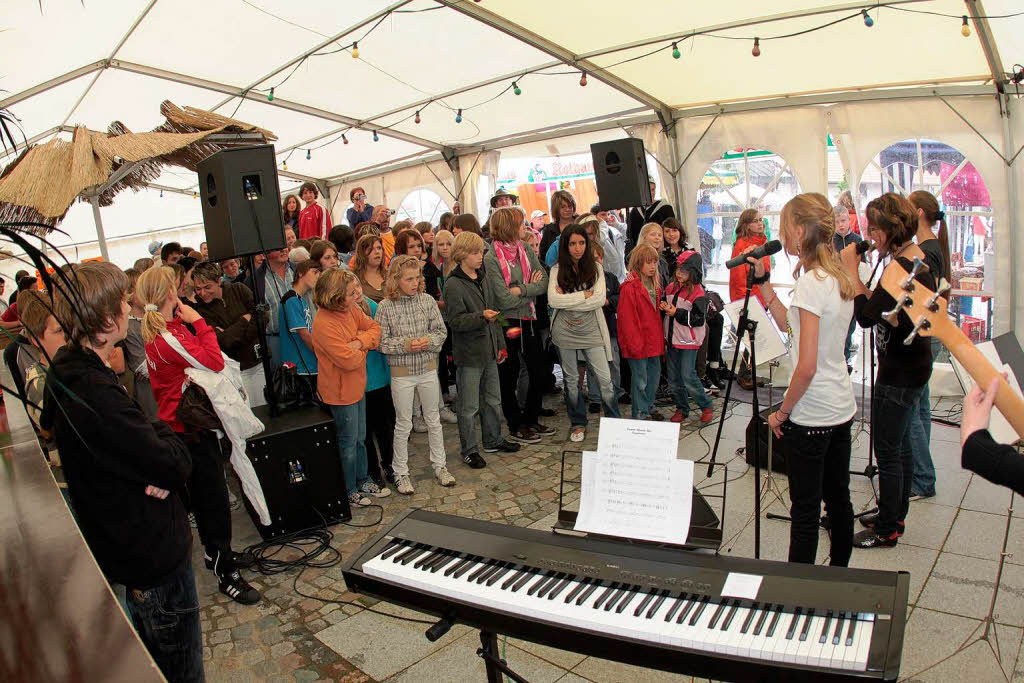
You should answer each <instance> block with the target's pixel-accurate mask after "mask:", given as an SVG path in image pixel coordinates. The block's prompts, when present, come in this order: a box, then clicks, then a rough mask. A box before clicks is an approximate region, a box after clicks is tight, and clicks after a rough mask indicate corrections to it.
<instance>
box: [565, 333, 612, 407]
mask: <svg viewBox="0 0 1024 683" xmlns="http://www.w3.org/2000/svg"><path fill="white" fill-rule="evenodd" d="M558 356H559V359H560V361H561V364H562V394H563V395H564V396H565V407H566V408H567V409H568V411H569V421H570V423H571V424H572V426H573V427H586V426H587V399H586V397H585V396H584V395H583V392H582V391H580V368H579V359H580V358H581V357H582V358H584V359H585V360H586V363H587V372H588V373H589V374H590V376H591V377H596V378H597V384H598V386H599V387H600V389H601V402H602V403H603V404H604V414H605V417H618V416H619V405H618V403H617V402H616V401H615V392H614V390H613V389H612V378H611V372H610V370H609V368H608V356H606V355H605V352H604V347H603V346H595V347H594V348H591V349H563V348H561V347H559V349H558Z"/></svg>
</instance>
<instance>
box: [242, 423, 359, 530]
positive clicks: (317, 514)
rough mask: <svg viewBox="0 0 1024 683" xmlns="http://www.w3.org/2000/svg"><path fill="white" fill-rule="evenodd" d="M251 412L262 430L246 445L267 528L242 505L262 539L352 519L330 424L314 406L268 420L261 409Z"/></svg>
mask: <svg viewBox="0 0 1024 683" xmlns="http://www.w3.org/2000/svg"><path fill="white" fill-rule="evenodd" d="M253 413H255V414H256V417H258V418H260V420H262V421H263V424H264V425H265V426H266V429H265V430H264V431H263V432H261V433H260V434H257V435H256V436H254V437H252V438H251V439H249V440H248V441H247V442H246V452H247V453H248V455H249V459H250V460H252V464H253V467H254V468H255V469H256V476H257V477H259V480H260V486H262V487H263V495H264V496H266V499H267V507H268V508H269V509H270V519H271V524H270V526H262V525H260V522H259V518H258V517H257V516H256V514H255V512H254V510H253V509H252V508H251V507H250V506H249V502H248V500H246V509H247V510H248V511H249V515H250V517H252V521H253V524H255V525H256V529H257V530H258V531H259V532H260V535H261V536H262V537H263V538H264V539H268V538H274V537H276V536H280V535H282V534H287V533H290V532H292V531H298V530H300V529H306V528H309V527H312V526H319V525H321V524H323V523H324V522H325V521H326V522H327V523H328V524H337V523H338V522H347V521H348V520H350V519H352V510H351V508H349V504H348V496H347V495H346V494H345V475H344V473H343V472H342V469H341V458H340V456H339V454H338V442H337V438H336V433H335V430H334V420H332V419H331V417H330V416H329V415H327V414H326V413H325V412H324V411H323V410H321V409H320V408H319V407H316V406H307V407H303V408H296V409H294V410H291V411H288V412H285V413H282V414H281V415H278V416H277V417H271V416H270V411H269V409H268V408H267V406H260V407H259V408H254V409H253Z"/></svg>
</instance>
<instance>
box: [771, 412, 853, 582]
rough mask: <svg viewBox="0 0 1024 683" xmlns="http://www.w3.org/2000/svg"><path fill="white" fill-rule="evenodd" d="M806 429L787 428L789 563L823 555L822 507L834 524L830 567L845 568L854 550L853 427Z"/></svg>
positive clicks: (808, 561) (784, 427)
mask: <svg viewBox="0 0 1024 683" xmlns="http://www.w3.org/2000/svg"><path fill="white" fill-rule="evenodd" d="M852 422H853V421H852V420H850V421H848V422H845V423H843V424H841V425H836V426H834V427H803V426H801V425H797V424H794V423H792V422H790V421H788V420H787V421H786V422H785V423H783V425H782V433H783V443H784V444H785V448H786V470H787V472H788V474H789V500H790V508H789V514H790V517H791V518H792V520H793V523H792V525H791V526H790V527H789V561H790V562H802V563H804V564H814V558H815V556H816V555H817V553H818V520H819V519H820V517H821V503H822V501H824V503H825V512H827V513H828V518H829V520H830V521H831V533H832V549H831V552H830V553H829V555H830V560H829V564H830V565H832V566H833V567H845V566H847V565H849V563H850V554H851V552H852V551H853V505H852V504H851V503H850V425H851V424H852Z"/></svg>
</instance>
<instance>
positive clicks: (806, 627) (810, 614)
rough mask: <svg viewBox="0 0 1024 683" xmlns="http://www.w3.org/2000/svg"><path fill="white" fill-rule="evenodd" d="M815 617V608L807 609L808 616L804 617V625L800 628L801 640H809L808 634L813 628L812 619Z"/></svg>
mask: <svg viewBox="0 0 1024 683" xmlns="http://www.w3.org/2000/svg"><path fill="white" fill-rule="evenodd" d="M813 618H814V608H813V607H812V608H811V609H809V610H807V616H806V617H804V627H803V628H802V629H800V642H801V643H802V642H804V641H805V640H807V634H808V632H809V631H810V630H811V619H813Z"/></svg>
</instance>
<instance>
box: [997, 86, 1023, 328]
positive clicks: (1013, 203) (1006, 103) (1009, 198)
mask: <svg viewBox="0 0 1024 683" xmlns="http://www.w3.org/2000/svg"><path fill="white" fill-rule="evenodd" d="M999 104H1000V107H999V109H1000V112H999V118H1000V119H1002V124H1003V149H1004V150H1005V155H1004V158H1007V156H1008V155H1010V154H1013V127H1012V126H1010V96H1009V95H1001V96H1000V103H999ZM1015 158H1016V157H1014V158H1011V159H1010V160H1009V161H1008V162H1007V164H1006V202H1007V209H1008V211H1009V219H1010V220H1009V223H1010V225H1009V226H1008V227H1009V230H1007V231H1006V235H1007V237H1008V239H1009V241H1010V244H1009V252H1010V269H1009V270H1010V277H1009V281H1010V299H1009V301H1010V305H1009V306H1008V307H1007V308H1008V309H1009V310H1008V311H1007V313H1008V315H1009V317H1010V320H1009V322H1008V324H1007V328H1006V329H1007V330H1009V331H1010V332H1016V331H1017V278H1018V277H1019V271H1020V268H1019V264H1018V262H1017V250H1018V246H1017V241H1018V238H1017V192H1016V190H1015V188H1016V183H1015V180H1016V179H1015V178H1014V172H1013V171H1014V169H1013V163H1014V160H1015Z"/></svg>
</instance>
